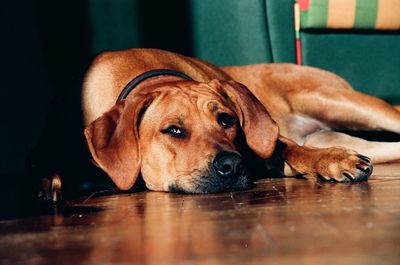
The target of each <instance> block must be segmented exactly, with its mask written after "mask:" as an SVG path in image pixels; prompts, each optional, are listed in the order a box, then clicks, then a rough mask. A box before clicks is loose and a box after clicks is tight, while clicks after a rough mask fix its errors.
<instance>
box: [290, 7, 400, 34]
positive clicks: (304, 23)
mask: <svg viewBox="0 0 400 265" xmlns="http://www.w3.org/2000/svg"><path fill="white" fill-rule="evenodd" d="M298 2H299V5H300V26H301V28H302V29H310V28H317V29H318V28H319V29H321V28H331V29H375V30H399V29H400V0H298Z"/></svg>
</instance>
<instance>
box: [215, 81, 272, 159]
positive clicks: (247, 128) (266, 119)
mask: <svg viewBox="0 0 400 265" xmlns="http://www.w3.org/2000/svg"><path fill="white" fill-rule="evenodd" d="M209 84H210V85H211V86H212V87H214V88H217V89H219V90H220V91H219V93H220V94H221V95H222V96H223V97H224V98H225V99H226V100H227V101H228V103H230V104H231V105H233V107H234V109H235V112H236V114H237V116H238V118H239V122H240V126H241V127H242V129H243V131H244V133H245V137H246V142H247V145H248V146H249V147H250V148H251V149H252V150H253V151H254V153H256V154H257V155H258V156H260V157H262V158H268V157H270V156H271V155H272V153H273V151H274V149H275V144H276V141H277V139H278V134H279V129H278V126H277V125H276V124H275V122H274V121H273V120H272V119H271V116H270V115H269V113H268V112H267V110H266V109H265V107H264V106H263V105H262V104H261V102H260V101H259V100H258V99H257V98H256V97H255V96H254V95H253V94H252V93H251V92H250V91H249V89H248V88H247V87H246V86H244V85H242V84H240V83H237V82H235V81H232V80H230V81H218V80H213V81H211V82H210V83H209Z"/></svg>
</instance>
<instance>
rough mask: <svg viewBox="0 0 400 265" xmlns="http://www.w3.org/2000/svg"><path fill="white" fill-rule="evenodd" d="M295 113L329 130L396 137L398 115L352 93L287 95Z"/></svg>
mask: <svg viewBox="0 0 400 265" xmlns="http://www.w3.org/2000/svg"><path fill="white" fill-rule="evenodd" d="M290 104H291V106H292V108H293V109H294V111H295V113H299V114H301V115H304V116H308V117H311V118H313V119H316V120H318V121H320V122H322V123H324V124H326V125H327V126H328V127H330V128H332V129H334V130H335V129H349V130H365V131H390V132H394V133H398V134H400V111H399V110H398V108H395V107H393V106H391V105H390V104H388V103H386V102H385V101H383V100H381V99H379V98H376V97H373V96H369V95H366V94H363V93H360V92H357V91H354V90H350V89H348V90H344V89H340V91H338V92H337V93H336V92H334V91H333V90H329V91H321V90H312V91H308V92H307V93H294V94H292V95H290Z"/></svg>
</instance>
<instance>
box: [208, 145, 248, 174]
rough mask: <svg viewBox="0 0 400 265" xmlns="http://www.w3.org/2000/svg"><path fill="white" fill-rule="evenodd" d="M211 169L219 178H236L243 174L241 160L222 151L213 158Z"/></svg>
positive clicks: (238, 156)
mask: <svg viewBox="0 0 400 265" xmlns="http://www.w3.org/2000/svg"><path fill="white" fill-rule="evenodd" d="M213 167H214V169H215V172H217V175H218V176H220V177H224V178H232V177H238V176H240V175H241V174H242V173H243V160H242V157H241V156H240V155H238V154H236V153H232V152H226V151H223V152H219V153H218V154H217V155H216V156H215V158H214V161H213Z"/></svg>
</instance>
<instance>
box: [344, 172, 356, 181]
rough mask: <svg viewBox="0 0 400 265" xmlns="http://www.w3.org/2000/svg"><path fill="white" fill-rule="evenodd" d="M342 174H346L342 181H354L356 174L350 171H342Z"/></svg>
mask: <svg viewBox="0 0 400 265" xmlns="http://www.w3.org/2000/svg"><path fill="white" fill-rule="evenodd" d="M342 176H344V177H345V178H344V179H342V182H350V181H354V179H355V178H354V176H353V175H352V174H351V173H349V172H342Z"/></svg>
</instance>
